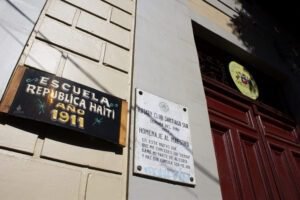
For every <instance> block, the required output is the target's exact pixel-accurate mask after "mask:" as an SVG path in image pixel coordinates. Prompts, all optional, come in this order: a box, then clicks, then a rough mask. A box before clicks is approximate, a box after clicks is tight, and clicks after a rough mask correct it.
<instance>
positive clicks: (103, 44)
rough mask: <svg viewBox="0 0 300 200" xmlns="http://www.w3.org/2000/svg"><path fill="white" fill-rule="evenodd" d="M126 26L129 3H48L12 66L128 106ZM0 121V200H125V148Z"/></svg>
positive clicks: (129, 29) (129, 30) (130, 24)
mask: <svg viewBox="0 0 300 200" xmlns="http://www.w3.org/2000/svg"><path fill="white" fill-rule="evenodd" d="M134 21H135V2H134V1H132V0H122V1H118V0H105V1H101V0H90V1H86V0H65V1H61V0H49V1H47V3H46V6H45V8H44V10H43V12H42V14H41V16H40V18H39V20H38V22H37V25H36V27H35V29H34V32H33V33H32V35H31V38H30V40H29V41H28V43H27V46H26V48H25V50H24V52H23V54H22V57H21V59H20V61H19V64H20V65H26V66H28V67H33V68H36V69H40V70H43V71H46V72H50V73H53V74H56V75H57V76H61V77H63V78H67V79H70V80H73V81H75V82H78V83H81V84H84V85H87V86H89V87H92V88H95V89H97V90H100V91H103V92H105V93H109V94H112V95H115V96H117V97H120V98H122V99H125V100H127V101H129V96H130V82H131V69H132V67H131V66H132V52H133V36H134V34H133V33H134V32H133V30H134ZM0 120H1V124H0V162H1V164H0V177H1V178H0V199H5V200H16V199H24V200H33V199H43V200H44V199H53V200H54V199H55V200H59V199H61V200H74V199H79V200H83V199H87V200H92V199H105V200H116V199H118V200H119V199H126V183H127V180H126V177H127V154H128V153H127V152H128V149H127V147H125V148H120V147H116V146H115V145H112V144H109V143H106V142H101V141H99V140H97V141H94V140H92V139H88V138H84V137H80V136H76V134H74V137H73V135H72V132H70V131H69V132H68V131H67V132H68V133H66V131H64V130H62V129H52V128H51V127H49V126H43V125H41V124H39V123H34V122H31V121H29V120H21V119H14V118H11V117H8V116H6V115H2V116H1V117H0ZM53 135H55V136H53ZM82 138H83V139H82Z"/></svg>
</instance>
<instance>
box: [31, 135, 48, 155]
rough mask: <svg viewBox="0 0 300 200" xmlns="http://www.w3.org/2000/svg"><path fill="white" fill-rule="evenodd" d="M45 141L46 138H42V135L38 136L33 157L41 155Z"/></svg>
mask: <svg viewBox="0 0 300 200" xmlns="http://www.w3.org/2000/svg"><path fill="white" fill-rule="evenodd" d="M44 142H45V139H44V138H41V137H40V136H39V137H38V138H37V140H36V142H35V145H34V149H33V157H34V158H40V157H41V154H42V151H43V147H44Z"/></svg>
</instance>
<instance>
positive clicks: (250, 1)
mask: <svg viewBox="0 0 300 200" xmlns="http://www.w3.org/2000/svg"><path fill="white" fill-rule="evenodd" d="M204 1H205V2H207V3H209V4H210V5H212V6H213V7H215V8H216V9H217V10H219V11H220V12H222V13H223V14H225V15H226V16H228V17H229V19H230V22H229V24H227V25H228V26H229V27H231V30H232V34H233V35H235V36H236V37H237V39H238V40H239V41H240V42H241V43H242V44H243V46H244V47H245V48H246V49H247V50H248V52H250V53H251V55H249V54H247V53H245V52H241V51H240V50H239V48H237V47H233V45H232V44H227V43H228V42H227V43H226V42H224V39H223V38H221V37H220V36H219V37H220V38H218V36H206V37H210V38H208V39H209V41H212V43H214V44H215V45H217V46H219V47H220V48H223V49H224V50H228V49H230V52H231V53H233V54H234V55H235V56H236V57H238V58H240V59H241V60H243V61H245V62H247V63H251V64H252V65H253V67H254V68H256V69H257V70H259V71H262V72H264V73H266V74H268V75H270V76H272V77H273V78H274V79H275V80H278V81H280V85H281V87H282V88H283V90H284V91H285V94H284V96H285V97H286V99H287V100H286V102H288V104H289V110H291V111H292V112H293V115H294V116H295V118H296V119H297V121H298V123H300V114H299V113H300V108H299V106H298V105H297V102H299V101H300V91H299V87H300V40H299V39H297V37H298V35H299V33H300V31H299V30H297V27H298V26H296V24H293V23H291V22H295V21H297V19H299V18H300V16H299V11H298V10H297V8H298V7H297V6H296V4H295V3H294V2H293V1H291V0H288V1H285V2H284V3H283V2H274V1H272V3H269V2H268V1H259V0H204ZM283 13H284V14H283ZM203 34H205V35H208V33H203ZM210 34H211V33H210ZM218 43H219V44H218ZM225 43H226V44H225ZM220 45H223V46H220Z"/></svg>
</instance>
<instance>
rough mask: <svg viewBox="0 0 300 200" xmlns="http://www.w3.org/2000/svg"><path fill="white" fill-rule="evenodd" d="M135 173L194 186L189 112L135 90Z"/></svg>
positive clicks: (180, 106) (183, 107)
mask: <svg viewBox="0 0 300 200" xmlns="http://www.w3.org/2000/svg"><path fill="white" fill-rule="evenodd" d="M134 173H136V174H141V175H146V176H151V177H155V178H161V179H166V180H170V181H175V182H180V183H185V184H190V185H195V184H196V180H195V172H194V159H193V153H192V143H191V134H190V125H189V120H188V109H187V108H186V107H185V106H182V105H179V104H176V103H174V102H171V101H168V100H166V99H163V98H161V97H158V96H155V95H153V94H150V93H148V92H145V91H143V90H140V89H137V90H136V107H135V148H134Z"/></svg>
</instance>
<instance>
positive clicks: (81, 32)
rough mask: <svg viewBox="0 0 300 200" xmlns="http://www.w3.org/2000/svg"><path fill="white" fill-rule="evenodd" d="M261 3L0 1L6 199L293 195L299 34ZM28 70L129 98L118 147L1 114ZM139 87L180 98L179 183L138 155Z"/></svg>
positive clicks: (0, 190)
mask: <svg viewBox="0 0 300 200" xmlns="http://www.w3.org/2000/svg"><path fill="white" fill-rule="evenodd" d="M265 9H266V8H265V7H264V6H263V5H261V4H260V3H259V2H256V1H235V0H222V1H221V0H218V1H217V0H164V1H159V0H151V1H149V0H122V1H118V0H34V1H30V2H27V1H20V0H18V1H17V0H10V1H2V2H0V10H1V12H0V35H1V36H2V38H4V39H3V43H2V44H0V46H1V47H2V48H1V50H0V61H1V63H2V65H1V69H2V73H1V75H0V77H1V84H0V95H1V106H0V108H1V112H2V113H1V115H0V121H1V124H0V160H1V165H0V177H1V178H0V197H1V199H63V200H69V199H70V200H73V199H79V200H83V199H87V200H92V199H105V200H119V199H120V200H121V199H130V200H141V199H142V200H147V199H151V200H152V199H162V200H163V199H189V200H194V199H195V200H196V199H212V200H216V199H295V200H296V199H299V198H300V182H299V180H300V165H299V159H300V146H299V145H300V144H299V123H300V114H299V113H300V108H299V106H298V102H299V100H300V90H299V88H300V81H299V80H300V79H299V78H298V77H299V76H300V65H299V64H300V63H299V62H300V60H299V42H298V40H296V38H295V34H294V32H293V31H291V30H290V29H289V27H286V26H284V24H282V23H279V22H278V19H277V18H276V16H274V15H273V14H271V13H270V12H266V10H265ZM233 62H234V63H238V64H239V66H243V67H245V69H246V70H247V71H248V72H249V74H251V75H250V77H251V78H248V79H245V80H244V79H240V80H242V81H243V80H244V81H246V82H244V83H245V84H248V85H247V87H248V88H251V89H250V92H252V93H253V91H254V90H255V91H256V92H257V91H258V92H257V94H258V96H257V97H256V98H254V99H253V98H249V97H248V96H247V95H245V94H243V92H240V91H239V88H238V86H237V85H235V81H234V76H231V74H230V68H229V65H230V63H233ZM24 67H25V68H26V69H32V70H36V71H39V72H41V73H44V72H45V73H47V74H49V76H50V75H55V77H58V78H63V80H70V81H72V83H74V84H81V85H83V86H86V87H88V88H91V91H94V90H95V91H100V92H103V93H105V94H109V95H112V96H114V97H116V98H119V99H122V100H123V101H126V102H127V104H128V106H126V108H127V109H125V110H122V113H123V115H126V116H127V120H126V121H124V122H122V123H121V125H120V124H119V126H120V128H119V129H120V130H121V129H122V127H123V129H124V130H123V132H124V131H125V133H126V134H125V137H124V138H123V140H124V141H125V142H124V143H123V145H120V144H114V143H112V142H109V141H108V142H107V141H105V138H104V139H98V138H95V137H93V136H90V135H89V133H87V134H82V133H79V132H80V131H79V132H78V131H76V130H74V129H72V128H71V129H70V128H66V127H63V128H62V127H60V126H56V125H55V124H49V123H45V121H42V122H41V120H40V119H39V118H38V117H37V118H35V119H28V118H27V119H26V117H25V119H24V118H20V117H17V116H15V115H14V114H12V112H9V111H7V110H9V106H12V105H13V104H12V105H10V104H9V105H8V104H7V101H8V100H7V99H10V100H11V101H13V100H14V98H16V96H13V95H11V94H12V91H16V90H17V89H18V87H19V85H17V84H16V83H15V82H16V78H15V77H17V74H18V73H17V72H18V69H20V68H24ZM58 78H57V79H58ZM239 78H241V77H239ZM59 80H60V79H59ZM253 81H255V82H253ZM40 83H41V82H40ZM251 84H254V85H251ZM67 86H68V85H66V87H67ZM28 91H29V92H30V90H28ZM49 91H50V90H49ZM137 91H143V92H144V94H148V93H149V94H151V95H154V96H156V97H160V98H162V99H165V100H167V101H170V102H173V103H176V105H180V106H183V107H184V109H185V110H184V112H185V113H187V114H184V115H187V116H188V121H186V123H187V124H188V127H189V132H188V134H189V136H190V141H188V145H183V144H184V143H182V142H178V141H179V140H178V141H177V140H176V141H177V142H176V145H177V146H176V147H180V148H181V147H182V146H185V147H188V148H190V147H191V146H192V148H190V149H189V151H188V152H189V156H190V157H189V161H190V160H192V162H193V163H192V169H190V170H187V171H189V172H190V173H191V174H192V175H193V176H191V177H188V179H187V180H186V179H181V178H179V179H176V178H174V177H176V175H174V174H180V173H181V168H180V167H175V168H174V169H173V172H172V169H171V170H170V169H168V167H166V165H165V164H163V163H162V161H158V162H157V163H158V164H157V163H156V164H157V166H155V167H153V172H151V173H150V172H149V171H148V172H147V171H143V170H144V168H143V169H142V167H141V166H140V165H138V166H137V165H136V164H135V163H136V162H137V160H138V158H137V155H138V154H139V153H140V152H139V151H140V150H143V148H140V145H142V144H140V143H138V142H137V141H138V134H140V133H139V131H137V130H138V129H137V127H139V124H138V120H140V119H141V118H142V117H141V115H138V112H139V111H138V109H139V106H140V105H141V104H140V103H141V102H142V100H141V99H139V98H138V97H137V96H138V94H139V93H138V92H137ZM87 93H89V92H87ZM87 93H86V96H88V94H87ZM91 93H92V92H91ZM89 94H90V93H89ZM149 96H150V95H149ZM149 96H148V97H149ZM90 98H91V99H92V97H90ZM153 99H155V98H153ZM24 101H25V100H24ZM154 101H155V100H153V101H152V102H154ZM150 102H151V101H150ZM142 103H143V102H142ZM32 104H34V102H28V103H27V105H28V107H30V106H32ZM109 105H110V104H109ZM109 105H108V107H109ZM122 105H123V104H122ZM145 105H146V104H145ZM170 105H171V104H170ZM172 105H173V104H172ZM123 108H124V107H123ZM18 111H19V112H20V111H22V110H21V108H20V109H19V110H18ZM186 111H188V112H186ZM7 112H8V113H7ZM124 113H125V114H124ZM145 113H147V112H145ZM147 115H148V116H150V117H151V116H152V114H149V112H148V113H147ZM171 117H172V116H171ZM173 117H174V118H175V115H174V116H173ZM99 120H100V121H98V123H101V122H102V121H101V120H102V118H101V119H99ZM153 121H154V122H155V120H154V119H153V120H152V122H153ZM95 123H96V121H95ZM145 124H146V125H147V123H145ZM146 125H145V126H146ZM163 130H164V131H165V129H163ZM174 130H175V129H174ZM177 130H179V129H177ZM180 130H181V129H180ZM110 131H112V130H110V129H108V130H106V131H105V132H106V133H109V134H110ZM172 131H173V129H172ZM172 131H170V132H168V131H165V132H167V133H168V134H169V135H172ZM180 133H181V131H179V134H180ZM109 134H108V135H109ZM154 135H155V134H152V135H150V134H149V135H148V136H149V138H151V137H154ZM174 138H175V137H174ZM158 140H159V139H158ZM149 141H150V140H149ZM172 141H173V140H172ZM174 141H175V140H174ZM165 150H166V149H165ZM153 152H155V151H152V154H153ZM174 152H175V153H179V154H180V153H181V152H180V151H176V150H174ZM174 152H172V153H174ZM147 153H149V151H148V152H147ZM155 153H159V152H155ZM149 154H151V152H150V153H149ZM145 155H146V153H145ZM150 156H153V155H150ZM172 159H173V158H172ZM172 159H171V161H173V160H172ZM142 161H145V162H146V160H145V159H142ZM171 161H170V162H171ZM185 161H186V160H182V162H185ZM149 163H150V164H149ZM151 163H152V164H153V162H148V164H149V165H151ZM168 166H170V165H168ZM143 167H144V166H143ZM166 168H167V170H168V172H169V171H171V172H170V174H171V175H170V174H168V177H167V176H166V175H165V174H164V172H165V171H161V170H162V169H164V170H165V169H166ZM141 171H143V173H144V174H143V173H141ZM191 174H189V175H191ZM174 179H176V180H175V181H174ZM188 181H190V183H189V182H188Z"/></svg>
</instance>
